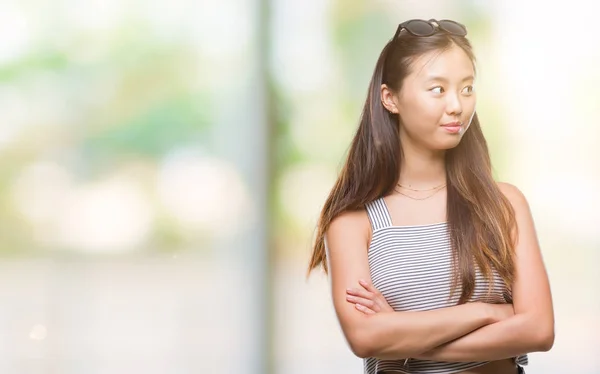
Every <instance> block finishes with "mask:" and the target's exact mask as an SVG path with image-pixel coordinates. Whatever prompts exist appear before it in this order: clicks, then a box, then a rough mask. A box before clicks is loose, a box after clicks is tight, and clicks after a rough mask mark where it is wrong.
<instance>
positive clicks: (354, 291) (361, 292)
mask: <svg viewBox="0 0 600 374" xmlns="http://www.w3.org/2000/svg"><path fill="white" fill-rule="evenodd" d="M346 293H348V294H349V295H353V296H358V297H362V298H364V299H369V300H374V299H375V294H374V293H373V292H369V291H367V290H360V289H356V288H349V289H347V290H346Z"/></svg>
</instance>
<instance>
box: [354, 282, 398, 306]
mask: <svg viewBox="0 0 600 374" xmlns="http://www.w3.org/2000/svg"><path fill="white" fill-rule="evenodd" d="M358 283H359V284H360V285H361V286H362V287H363V288H359V289H356V288H348V289H347V290H346V300H347V301H348V302H349V303H352V304H354V306H355V307H356V309H358V310H359V311H361V312H363V313H364V314H375V313H379V312H393V311H394V309H393V308H392V307H391V306H390V305H389V304H388V303H387V300H386V299H385V298H384V297H383V295H382V294H381V293H380V292H379V291H378V290H377V289H376V288H375V287H373V285H372V284H369V283H368V282H366V281H364V280H362V279H361V280H359V281H358Z"/></svg>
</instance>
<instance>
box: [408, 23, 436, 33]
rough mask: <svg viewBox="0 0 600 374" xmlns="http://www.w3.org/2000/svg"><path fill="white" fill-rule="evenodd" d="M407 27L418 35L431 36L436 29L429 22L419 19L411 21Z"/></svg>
mask: <svg viewBox="0 0 600 374" xmlns="http://www.w3.org/2000/svg"><path fill="white" fill-rule="evenodd" d="M406 29H407V30H408V31H410V33H411V34H413V35H417V36H429V35H432V34H433V33H434V31H435V28H434V27H433V25H431V24H430V23H429V22H425V21H419V20H416V21H411V22H409V23H408V24H407V25H406Z"/></svg>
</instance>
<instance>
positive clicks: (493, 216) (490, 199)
mask: <svg viewBox="0 0 600 374" xmlns="http://www.w3.org/2000/svg"><path fill="white" fill-rule="evenodd" d="M452 45H457V46H458V47H460V48H462V49H463V50H464V51H465V52H466V53H467V55H468V56H469V57H470V59H471V61H472V62H473V65H474V66H475V56H474V54H473V50H472V47H471V44H470V43H469V41H468V40H467V39H466V38H465V37H462V36H456V35H450V34H447V33H445V32H437V33H435V34H434V35H432V36H428V37H418V36H413V35H411V34H409V33H401V34H400V35H399V36H398V37H396V38H395V39H393V40H391V41H389V42H388V43H387V44H386V46H385V47H384V48H383V51H382V52H381V54H380V56H379V59H378V60H377V65H376V66H375V71H374V73H373V77H372V78H371V82H370V84H369V91H368V96H367V99H366V101H365V105H364V108H363V110H362V114H361V117H360V124H359V126H358V130H357V132H356V135H355V136H354V139H353V140H352V144H351V147H350V150H349V153H348V156H347V159H346V162H345V164H344V166H343V168H342V170H341V172H340V174H339V177H338V179H337V181H336V182H335V185H334V186H333V188H332V190H331V192H330V194H329V197H328V198H327V200H326V201H325V204H324V206H323V209H322V211H321V215H320V218H319V222H318V226H317V236H316V240H315V243H314V246H313V252H312V256H311V260H310V264H309V267H308V272H309V274H310V272H311V271H312V270H313V269H315V268H316V267H318V266H320V265H321V266H322V267H323V269H324V270H325V272H327V261H326V251H325V233H326V232H327V230H328V228H329V225H330V224H331V221H332V220H333V219H334V218H335V217H337V216H338V215H339V214H341V213H343V212H346V211H353V210H358V209H364V207H365V204H367V203H369V202H371V201H373V200H375V199H377V198H379V197H382V196H386V195H388V194H390V193H391V192H392V191H393V189H394V186H395V184H396V183H397V181H398V178H399V175H400V165H401V160H402V149H401V146H400V141H399V139H400V135H399V119H398V117H397V114H392V113H389V112H388V111H387V110H386V109H385V108H384V106H383V104H382V102H381V85H382V84H386V85H387V86H388V87H390V89H392V90H394V91H396V92H398V91H400V88H401V86H402V82H403V81H404V78H405V77H406V76H407V75H408V74H409V73H410V68H411V63H412V62H413V61H414V59H415V58H416V57H418V56H420V55H422V54H424V53H427V52H431V51H443V50H445V49H448V48H450V47H452ZM446 176H447V194H448V195H447V212H446V214H447V220H448V227H449V235H450V239H451V243H452V248H453V253H454V264H455V269H456V270H455V272H454V277H453V286H452V289H453V293H454V292H455V291H456V290H457V288H458V285H459V284H461V286H462V293H461V296H460V298H459V301H458V303H459V304H461V303H465V302H467V301H468V300H469V298H470V297H471V295H472V294H473V291H474V289H475V264H476V265H477V266H478V267H479V269H480V271H481V273H482V274H483V276H484V277H485V278H486V279H487V280H489V281H490V287H491V285H492V284H493V282H492V280H493V276H494V275H493V270H496V271H497V273H498V274H499V275H500V277H501V278H502V279H503V280H504V281H505V282H506V284H507V285H509V287H510V286H511V285H512V284H513V280H514V273H515V270H514V240H515V236H514V232H513V228H514V222H515V218H514V211H513V209H512V206H511V205H510V203H509V202H508V200H507V199H506V198H505V197H504V195H503V193H502V192H501V191H500V189H499V188H498V186H497V184H496V183H495V181H494V179H493V176H492V168H491V162H490V156H489V152H488V147H487V143H486V141H485V138H484V136H483V132H482V131H481V126H480V124H479V119H478V118H477V114H475V115H474V116H473V119H472V122H471V125H470V127H469V129H468V130H467V131H466V133H465V134H464V136H463V138H462V139H461V141H460V143H459V144H458V145H457V146H456V147H455V148H452V149H450V150H448V151H447V152H446ZM473 260H475V261H473Z"/></svg>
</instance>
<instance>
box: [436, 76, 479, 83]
mask: <svg viewBox="0 0 600 374" xmlns="http://www.w3.org/2000/svg"><path fill="white" fill-rule="evenodd" d="M474 79H475V77H474V76H473V75H467V76H466V77H464V78H463V79H462V80H461V82H465V81H472V80H474ZM431 81H438V82H444V83H448V79H446V78H444V77H441V76H438V75H432V76H429V77H428V78H427V82H431Z"/></svg>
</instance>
